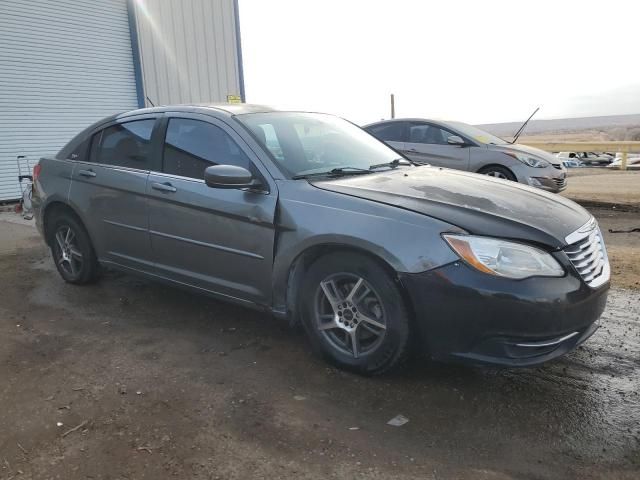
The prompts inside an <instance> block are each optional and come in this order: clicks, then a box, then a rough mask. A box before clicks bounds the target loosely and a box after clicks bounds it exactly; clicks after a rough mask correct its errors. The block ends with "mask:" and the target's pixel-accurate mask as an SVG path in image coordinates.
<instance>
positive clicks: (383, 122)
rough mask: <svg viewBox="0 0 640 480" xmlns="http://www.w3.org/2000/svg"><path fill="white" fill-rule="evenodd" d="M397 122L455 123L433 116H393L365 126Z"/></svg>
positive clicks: (447, 124)
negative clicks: (436, 118)
mask: <svg viewBox="0 0 640 480" xmlns="http://www.w3.org/2000/svg"><path fill="white" fill-rule="evenodd" d="M396 122H428V123H434V124H436V125H442V126H446V127H453V125H451V122H450V121H447V120H435V119H433V118H392V119H389V120H380V121H378V122H373V123H369V124H367V125H365V126H364V127H363V128H367V127H373V126H375V125H385V124H387V123H396Z"/></svg>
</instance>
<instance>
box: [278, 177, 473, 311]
mask: <svg viewBox="0 0 640 480" xmlns="http://www.w3.org/2000/svg"><path fill="white" fill-rule="evenodd" d="M286 190H287V188H286V186H285V188H282V187H280V200H279V208H278V222H277V226H276V230H277V238H276V245H275V256H274V268H273V287H274V288H273V295H274V297H273V305H274V306H278V305H284V304H285V297H286V290H287V283H288V281H289V273H290V270H291V267H292V265H293V264H294V263H295V261H296V259H297V258H299V257H300V255H302V254H304V253H305V252H308V251H309V250H310V249H315V248H318V247H325V248H327V247H328V248H340V247H347V248H352V249H358V250H361V251H365V252H367V253H368V254H371V255H374V256H375V257H377V258H379V259H380V260H381V261H383V262H385V263H386V264H387V265H388V266H389V267H391V268H392V269H393V270H395V271H396V272H403V273H418V272H424V271H427V270H431V269H433V268H437V267H439V266H442V265H446V264H448V263H451V262H454V261H456V260H457V259H458V257H457V256H456V255H455V254H454V253H453V251H452V250H451V249H450V248H449V247H448V246H447V245H446V244H445V242H444V240H442V238H441V234H442V233H443V232H462V230H461V229H459V228H458V227H454V226H452V225H450V224H448V223H446V222H442V221H441V220H437V219H434V218H431V217H428V216H426V215H421V214H418V213H415V212H411V211H408V210H404V209H401V208H398V207H393V206H389V205H384V204H381V203H377V202H373V201H370V200H366V199H361V198H357V197H352V196H349V195H343V194H340V193H336V192H330V191H326V190H320V189H317V188H315V187H312V186H309V185H308V186H307V187H304V188H303V191H297V192H296V193H295V195H293V194H292V195H288V192H287V191H286ZM293 198H295V200H294V199H293Z"/></svg>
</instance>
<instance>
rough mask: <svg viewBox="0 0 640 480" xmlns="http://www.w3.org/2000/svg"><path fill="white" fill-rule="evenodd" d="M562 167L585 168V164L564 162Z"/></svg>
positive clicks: (571, 161) (575, 161)
mask: <svg viewBox="0 0 640 480" xmlns="http://www.w3.org/2000/svg"><path fill="white" fill-rule="evenodd" d="M562 165H564V166H565V168H580V167H584V164H583V163H582V162H581V161H580V160H562Z"/></svg>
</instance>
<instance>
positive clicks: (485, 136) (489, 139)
mask: <svg viewBox="0 0 640 480" xmlns="http://www.w3.org/2000/svg"><path fill="white" fill-rule="evenodd" d="M447 124H449V125H451V126H452V127H453V128H455V129H456V130H459V131H460V133H462V134H463V135H466V136H467V137H471V138H472V139H473V140H475V141H476V142H480V143H484V144H488V145H506V144H507V143H509V142H506V141H504V140H503V139H501V138H500V137H496V136H495V135H492V134H490V133H489V132H485V131H484V130H480V129H479V128H477V127H474V126H473V125H467V124H466V123H462V122H447Z"/></svg>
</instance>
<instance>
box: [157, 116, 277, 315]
mask: <svg viewBox="0 0 640 480" xmlns="http://www.w3.org/2000/svg"><path fill="white" fill-rule="evenodd" d="M165 122H166V133H165V141H164V146H163V162H162V164H163V166H162V171H160V172H151V174H150V175H149V180H148V183H147V194H148V196H149V233H150V236H151V247H152V250H153V256H154V260H155V263H156V268H157V269H158V273H159V274H160V275H162V276H165V277H167V278H169V279H172V280H174V281H177V282H180V283H184V284H187V285H191V286H195V287H198V288H201V289H203V290H207V291H210V292H214V293H217V294H219V295H222V296H225V297H231V298H235V299H240V300H244V301H249V302H254V303H259V304H269V303H270V300H271V273H272V266H273V246H274V240H275V231H274V218H275V208H276V201H277V191H276V189H275V185H269V184H268V183H267V182H266V174H265V173H266V172H265V171H264V168H263V167H262V166H260V165H259V161H257V158H255V155H254V154H253V152H251V151H250V150H248V148H245V145H244V142H243V141H242V139H241V138H240V137H239V136H238V135H237V134H236V133H235V132H234V131H233V130H232V129H231V128H230V127H229V126H227V125H226V124H225V123H223V122H221V121H218V120H216V119H214V118H213V117H208V116H205V115H197V114H182V115H181V116H180V117H170V118H167V119H166V120H165ZM216 164H222V165H236V166H242V167H244V168H247V169H248V170H250V171H251V172H252V173H253V174H254V176H256V177H258V178H260V179H261V180H263V184H264V188H263V189H260V190H255V191H251V190H236V189H216V188H210V187H208V186H207V185H206V184H205V182H204V170H205V168H206V167H208V166H210V165H216Z"/></svg>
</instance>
